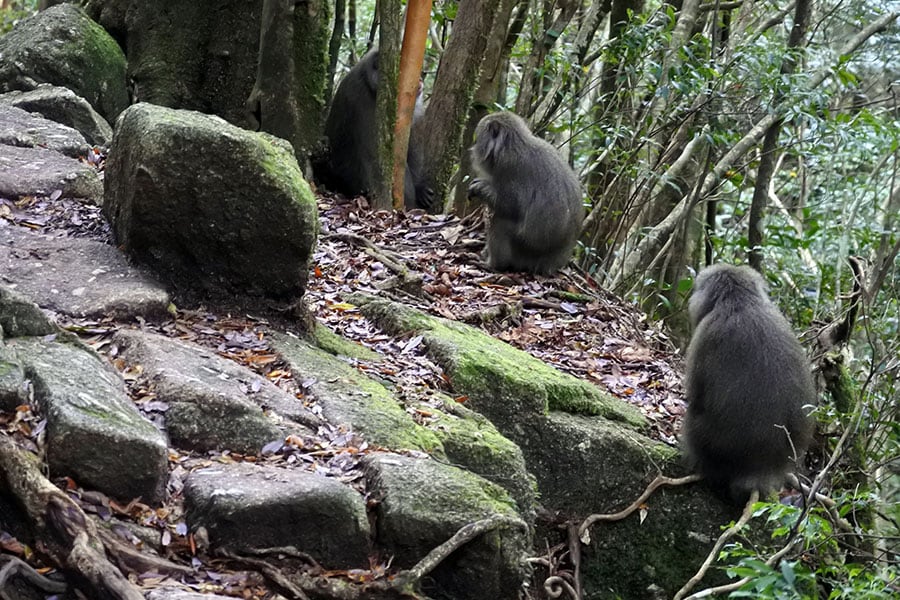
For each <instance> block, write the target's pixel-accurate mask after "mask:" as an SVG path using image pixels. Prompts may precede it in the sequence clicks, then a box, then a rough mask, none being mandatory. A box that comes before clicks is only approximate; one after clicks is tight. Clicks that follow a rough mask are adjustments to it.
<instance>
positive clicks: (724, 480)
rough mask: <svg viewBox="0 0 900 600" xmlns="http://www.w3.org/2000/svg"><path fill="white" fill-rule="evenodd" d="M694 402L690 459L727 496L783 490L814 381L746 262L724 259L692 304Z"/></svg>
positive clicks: (700, 284) (803, 443) (804, 438)
mask: <svg viewBox="0 0 900 600" xmlns="http://www.w3.org/2000/svg"><path fill="white" fill-rule="evenodd" d="M688 311H689V313H690V317H691V323H692V324H693V327H694V334H693V337H692V338H691V342H690V345H689V346H688V350H687V357H686V361H687V378H686V382H685V388H686V397H687V402H688V408H687V415H686V416H685V421H684V426H683V429H682V441H683V445H684V450H685V454H686V458H687V461H688V465H689V467H690V468H691V469H692V470H693V471H694V472H697V473H699V474H701V475H703V477H704V479H706V480H707V482H708V483H709V485H710V487H711V488H712V489H713V490H714V491H715V492H716V493H717V494H718V495H720V496H721V497H722V498H723V499H724V500H726V501H730V502H733V503H736V504H743V503H745V502H746V501H747V499H748V498H749V496H750V494H751V492H753V491H754V490H757V491H759V493H760V494H761V495H762V496H765V495H767V494H769V493H771V492H772V491H777V490H780V489H781V487H782V486H783V485H784V483H785V480H786V477H787V475H788V473H790V472H792V471H794V470H796V466H797V463H799V461H800V460H801V459H802V458H803V455H804V454H805V452H806V448H807V446H808V445H809V442H810V439H811V438H812V434H813V429H814V423H813V420H812V419H811V417H810V416H809V414H808V413H809V410H810V407H811V406H813V405H814V404H815V401H816V391H815V387H814V385H813V381H812V376H811V375H810V372H809V365H808V361H807V358H806V354H805V353H804V351H803V348H802V347H801V346H800V343H799V342H798V341H797V338H796V337H795V336H794V333H793V332H792V331H791V327H790V325H789V324H788V321H787V319H785V318H784V316H783V315H782V314H781V312H780V311H779V310H778V308H777V307H776V306H775V304H774V303H772V301H771V300H770V299H769V297H768V294H767V292H766V284H765V281H764V280H763V278H762V276H761V275H760V274H759V273H757V272H756V271H754V270H753V269H751V268H750V267H747V266H741V267H735V266H732V265H727V264H717V265H713V266H711V267H707V268H706V269H704V270H702V271H701V272H700V274H699V275H698V276H697V278H696V280H695V281H694V291H693V293H692V295H691V299H690V301H689V304H688Z"/></svg>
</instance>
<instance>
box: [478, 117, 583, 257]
mask: <svg viewBox="0 0 900 600" xmlns="http://www.w3.org/2000/svg"><path fill="white" fill-rule="evenodd" d="M471 152H472V162H473V163H474V166H475V172H476V174H477V175H478V177H477V178H476V179H474V180H473V181H472V182H471V183H470V184H469V190H468V194H469V197H470V198H478V199H480V200H482V201H483V202H484V203H485V204H486V205H487V206H488V208H489V209H490V211H491V219H490V223H489V225H488V227H487V247H486V248H485V260H486V262H487V264H488V266H489V267H490V268H491V269H493V270H495V271H528V272H531V273H538V274H542V275H549V274H551V273H554V272H555V271H557V270H559V269H560V267H562V266H563V265H565V264H566V263H567V262H568V261H569V259H570V258H571V257H572V250H573V248H574V247H575V243H576V242H577V241H578V236H579V235H580V234H581V224H582V221H583V220H584V205H583V204H582V201H581V198H582V194H581V184H580V183H579V181H578V177H577V176H576V175H575V173H574V172H573V171H572V169H571V168H570V167H569V165H567V164H566V162H565V160H563V158H562V156H560V154H559V152H557V150H556V148H554V147H553V146H552V145H550V144H549V143H547V142H545V141H544V140H542V139H540V138H539V137H537V136H535V135H534V134H533V133H531V130H529V129H528V125H527V124H526V123H525V121H524V120H523V119H522V118H521V117H519V116H518V115H516V114H514V113H511V112H498V113H494V114H490V115H487V116H486V117H484V118H483V119H481V121H480V122H479V123H478V126H477V127H476V128H475V145H474V146H472V149H471Z"/></svg>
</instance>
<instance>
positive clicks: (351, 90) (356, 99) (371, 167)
mask: <svg viewBox="0 0 900 600" xmlns="http://www.w3.org/2000/svg"><path fill="white" fill-rule="evenodd" d="M377 90H378V49H377V48H375V49H373V50H370V51H369V52H368V53H366V55H365V56H363V57H362V58H361V59H360V61H359V62H358V63H356V65H354V66H353V68H352V69H350V71H349V72H348V73H347V75H345V76H344V78H343V79H342V80H341V83H340V84H339V85H338V87H337V90H336V91H335V93H334V98H333V99H332V100H331V108H330V109H329V111H328V117H327V119H326V120H325V136H326V137H327V138H328V158H327V161H326V163H325V165H324V166H323V167H320V168H319V169H318V172H317V173H316V175H317V178H318V179H319V180H320V181H321V182H322V183H324V184H325V186H326V187H329V188H331V189H334V190H335V191H338V192H342V193H344V194H348V195H355V194H369V193H371V192H373V191H374V190H375V181H376V170H377V169H378V154H377V152H378V147H377V140H378V137H377V132H376V126H375V119H376V115H375V93H376V91H377ZM424 112H425V109H424V107H423V105H422V95H421V86H420V91H419V96H418V98H417V99H416V108H415V113H414V115H413V127H415V125H416V123H417V121H418V120H419V119H420V118H421V117H422V116H423V115H424ZM406 160H407V165H406V180H405V183H404V190H403V198H404V205H405V206H406V208H424V209H430V208H431V205H432V204H433V201H434V193H433V191H432V190H431V189H430V188H428V187H427V185H426V183H425V181H424V174H423V172H422V163H423V151H422V148H421V147H420V143H419V142H418V136H416V135H412V134H411V135H410V140H409V151H408V152H407V157H406Z"/></svg>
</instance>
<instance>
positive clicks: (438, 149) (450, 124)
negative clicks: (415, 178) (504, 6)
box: [422, 0, 500, 206]
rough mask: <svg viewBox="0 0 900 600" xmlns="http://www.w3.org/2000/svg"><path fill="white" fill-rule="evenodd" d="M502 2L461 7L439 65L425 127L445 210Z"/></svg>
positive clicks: (475, 0)
mask: <svg viewBox="0 0 900 600" xmlns="http://www.w3.org/2000/svg"><path fill="white" fill-rule="evenodd" d="M499 5H500V0H466V1H465V2H461V3H460V4H459V12H457V14H456V21H454V23H453V34H452V35H451V36H450V40H449V41H448V42H447V48H446V50H445V51H444V56H443V57H442V59H441V64H440V67H438V72H437V77H436V78H435V81H434V88H433V90H432V96H431V101H430V102H429V103H428V108H427V109H426V111H425V117H424V119H423V123H422V141H423V148H424V150H425V161H424V163H425V177H426V179H427V182H428V186H429V187H431V188H432V189H433V190H434V192H435V194H436V195H437V197H438V198H441V199H442V201H441V202H436V205H437V206H443V204H444V202H443V199H444V198H446V196H447V187H448V182H449V181H450V176H451V175H452V173H453V170H454V169H455V167H456V165H457V164H458V161H459V157H460V146H461V142H462V139H461V137H462V129H463V124H464V123H465V115H466V113H467V112H468V110H469V105H470V104H471V101H472V94H473V92H474V90H475V85H476V83H477V78H478V69H479V68H480V67H481V63H482V59H483V58H484V53H485V48H486V46H487V40H488V35H489V32H490V30H491V27H492V25H493V22H494V16H495V15H496V14H497V9H498V7H499Z"/></svg>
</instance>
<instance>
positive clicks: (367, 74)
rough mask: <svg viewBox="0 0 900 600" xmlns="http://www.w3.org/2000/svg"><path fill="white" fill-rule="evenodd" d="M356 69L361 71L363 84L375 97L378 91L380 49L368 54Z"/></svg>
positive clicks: (374, 49)
mask: <svg viewBox="0 0 900 600" xmlns="http://www.w3.org/2000/svg"><path fill="white" fill-rule="evenodd" d="M354 68H356V69H359V70H360V74H361V76H362V80H363V82H364V83H365V84H366V87H367V88H368V89H369V91H370V92H372V94H373V95H374V94H375V91H376V90H377V89H378V48H372V49H371V50H369V51H368V52H366V55H365V56H363V57H362V58H361V59H359V62H358V63H357V65H356V67H354Z"/></svg>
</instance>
